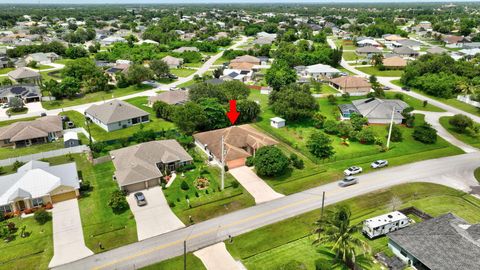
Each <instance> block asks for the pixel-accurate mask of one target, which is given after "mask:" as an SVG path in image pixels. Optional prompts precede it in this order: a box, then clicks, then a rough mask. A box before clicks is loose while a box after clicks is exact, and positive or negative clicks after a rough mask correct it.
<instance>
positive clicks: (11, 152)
mask: <svg viewBox="0 0 480 270" xmlns="http://www.w3.org/2000/svg"><path fill="white" fill-rule="evenodd" d="M62 148H64V145H63V140H62V139H61V140H58V141H55V142H50V143H43V144H36V145H32V146H29V147H20V148H15V149H14V148H11V147H1V148H0V160H1V159H7V158H13V157H19V156H24V155H31V154H36V153H41V152H47V151H51V150H56V149H62Z"/></svg>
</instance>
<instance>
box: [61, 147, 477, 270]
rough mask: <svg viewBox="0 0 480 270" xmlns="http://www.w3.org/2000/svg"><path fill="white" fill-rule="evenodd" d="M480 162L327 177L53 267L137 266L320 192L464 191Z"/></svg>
mask: <svg viewBox="0 0 480 270" xmlns="http://www.w3.org/2000/svg"><path fill="white" fill-rule="evenodd" d="M477 167H480V153H478V152H475V153H469V154H463V155H457V156H452V157H445V158H439V159H431V160H426V161H421V162H416V163H411V164H407V165H402V166H398V167H393V168H383V169H379V170H378V171H375V172H372V173H368V174H364V175H359V180H360V181H359V184H357V185H354V186H350V187H347V188H341V187H339V186H338V184H337V183H330V184H326V185H323V186H319V187H316V188H312V189H309V190H306V191H303V192H299V193H295V194H292V195H289V196H285V197H282V198H279V199H277V200H273V201H269V202H266V203H263V204H259V205H256V206H253V207H250V208H246V209H243V210H239V211H236V212H233V213H229V214H227V215H224V216H221V217H217V218H214V219H210V220H207V221H204V222H201V223H198V224H195V225H192V226H189V227H186V228H183V229H179V230H176V231H172V232H168V233H166V234H163V235H159V236H155V237H153V238H149V239H146V240H143V241H140V242H136V243H133V244H130V245H126V246H123V247H120V248H117V249H114V250H110V251H107V252H104V253H100V254H96V255H93V256H90V257H86V258H84V259H81V260H79V261H76V262H73V263H70V264H66V265H63V266H60V267H57V268H55V269H68V270H76V269H79V270H80V269H82V270H83V269H136V268H139V267H143V266H146V265H150V264H153V263H155V262H159V261H162V260H165V259H169V258H172V257H175V256H179V255H181V254H182V253H183V241H184V240H186V241H187V250H188V251H189V252H190V251H195V250H197V249H200V248H203V247H206V246H210V245H212V244H215V243H218V242H220V241H224V240H226V239H227V238H228V235H231V236H236V235H240V234H242V233H246V232H249V231H252V230H255V229H257V228H260V227H262V226H265V225H268V224H272V223H275V222H278V221H282V220H285V219H287V218H289V217H293V216H296V215H299V214H302V213H305V212H308V211H312V210H315V209H319V208H320V207H321V198H322V192H324V191H325V192H326V198H325V204H326V205H329V204H333V203H336V202H339V201H343V200H346V199H349V198H353V197H356V196H359V195H362V194H366V193H369V192H372V191H376V190H380V189H385V188H388V187H391V186H394V185H398V184H403V183H408V182H431V183H438V184H443V185H447V186H449V187H452V188H456V189H460V190H463V191H466V192H468V191H470V190H471V187H473V186H478V182H476V180H475V179H474V176H473V170H474V169H475V168H477Z"/></svg>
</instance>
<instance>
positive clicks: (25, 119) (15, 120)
mask: <svg viewBox="0 0 480 270" xmlns="http://www.w3.org/2000/svg"><path fill="white" fill-rule="evenodd" d="M39 117H40V116H32V117H27V118H22V119H13V120H6V121H1V122H0V127H4V126H8V125H10V124H13V123H15V122H22V121H32V120H35V119H37V118H39Z"/></svg>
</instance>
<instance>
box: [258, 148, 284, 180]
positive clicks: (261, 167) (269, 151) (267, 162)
mask: <svg viewBox="0 0 480 270" xmlns="http://www.w3.org/2000/svg"><path fill="white" fill-rule="evenodd" d="M289 163H290V162H289V160H288V158H287V156H285V154H284V153H283V152H282V151H281V150H280V149H278V148H277V147H275V146H264V147H261V148H260V149H258V150H257V153H256V156H255V169H256V170H257V174H258V175H260V176H278V175H281V174H283V173H284V172H285V170H286V169H287V168H288V165H289Z"/></svg>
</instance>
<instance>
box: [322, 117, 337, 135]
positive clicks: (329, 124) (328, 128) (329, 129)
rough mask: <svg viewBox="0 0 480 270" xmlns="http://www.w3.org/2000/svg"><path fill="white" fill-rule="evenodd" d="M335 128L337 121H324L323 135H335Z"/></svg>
mask: <svg viewBox="0 0 480 270" xmlns="http://www.w3.org/2000/svg"><path fill="white" fill-rule="evenodd" d="M337 126H338V123H337V121H335V120H327V121H325V123H324V124H323V130H324V131H325V133H327V134H332V135H335V134H337V133H338V129H337Z"/></svg>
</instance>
